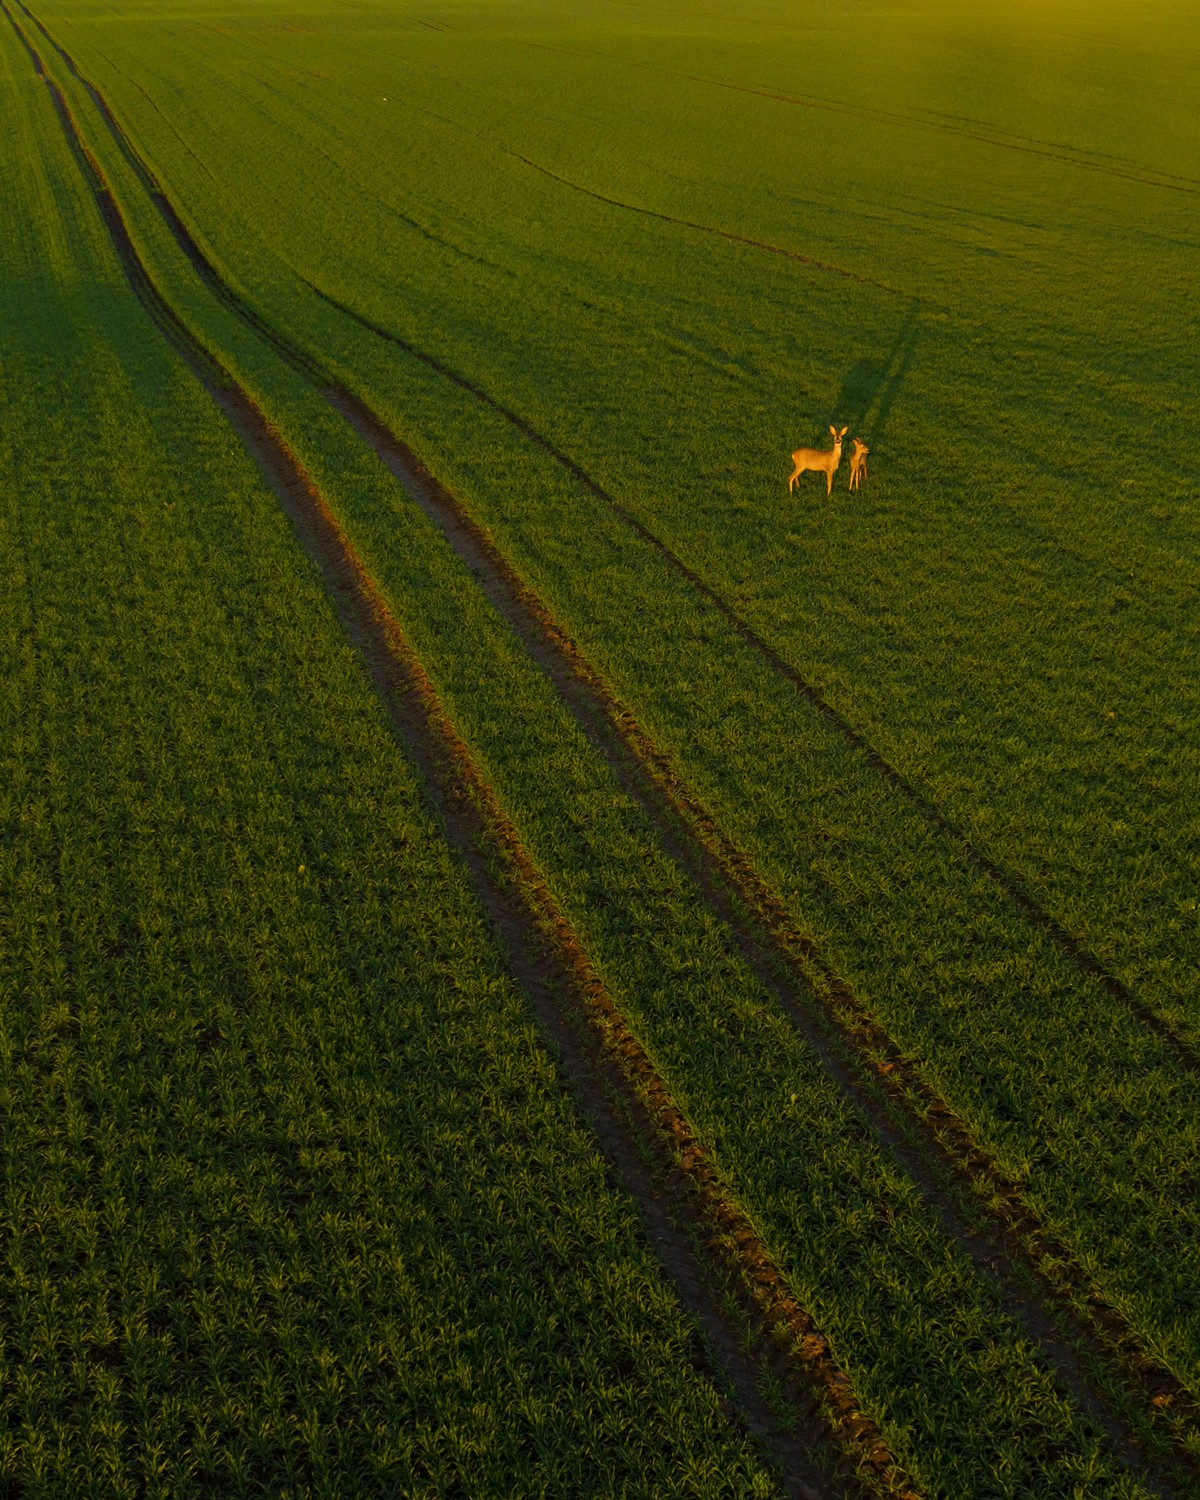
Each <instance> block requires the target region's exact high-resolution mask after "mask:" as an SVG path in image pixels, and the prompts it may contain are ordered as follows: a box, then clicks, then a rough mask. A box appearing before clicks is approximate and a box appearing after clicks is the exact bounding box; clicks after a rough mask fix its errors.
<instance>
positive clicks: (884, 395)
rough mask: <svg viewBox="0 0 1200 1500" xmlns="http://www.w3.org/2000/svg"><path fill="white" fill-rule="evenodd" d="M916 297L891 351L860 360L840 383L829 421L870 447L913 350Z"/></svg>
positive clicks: (885, 422)
mask: <svg viewBox="0 0 1200 1500" xmlns="http://www.w3.org/2000/svg"><path fill="white" fill-rule="evenodd" d="M919 308H920V303H919V302H918V301H917V299H916V298H914V299H913V300H912V302H911V303H910V304H909V306H908V310H907V312H906V313H905V315H904V321H903V322H902V323H901V325H900V328H899V330H898V331H897V333H896V337H895V338H894V339H893V340H892V345H891V348H890V349H888V351H887V353H886V354H884V355H883V356H882V357H880V358H878V359H860V360H859V361H858V362H857V363H856V364H855V365H853V366H852V367H851V369H850V371H849V373H848V374H847V375H846V376H845V378H844V379H843V380H842V389H841V391H840V392H839V394H838V398H837V402H836V403H835V405H834V407H833V410H832V411H831V412H830V413H829V421H830V423H831V424H832V423H833V422H835V421H836V422H843V423H846V424H848V426H849V428H850V431H851V432H853V433H857V434H859V435H860V436H861V437H862V439H863V441H864V442H865V443H867V444H869V445H870V446H872V447H873V446H874V445H875V443H876V441H877V440H878V439H879V438H880V437H882V435H883V430H884V427H885V426H886V425H887V419H888V416H889V414H890V412H891V410H892V405H893V403H894V402H895V400H896V397H897V396H898V395H899V394H900V387H901V386H902V385H903V384H904V377H905V376H906V375H907V374H908V369H909V366H910V365H911V364H912V361H913V355H914V353H915V352H916V347H917V334H918V323H917V313H918V310H919Z"/></svg>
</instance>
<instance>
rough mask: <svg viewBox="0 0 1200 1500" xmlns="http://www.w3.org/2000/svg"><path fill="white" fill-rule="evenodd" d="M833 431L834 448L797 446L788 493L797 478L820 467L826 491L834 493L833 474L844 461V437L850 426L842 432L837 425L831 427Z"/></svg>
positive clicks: (793, 457)
mask: <svg viewBox="0 0 1200 1500" xmlns="http://www.w3.org/2000/svg"><path fill="white" fill-rule="evenodd" d="M829 430H830V432H832V433H833V447H832V448H797V449H796V451H795V453H793V454H792V462H793V463H794V464H795V465H796V467H795V469H793V471H792V477H791V478H790V479H789V480H788V494H789V495H790V494H791V492H792V489H793V488H794V486H795V483H796V481H797V479H799V478H800V476H801V474H804V473H806V472H807V471H808V470H809V469H819V470H821V471H822V472H823V473H824V475H825V493H826V494H827V495H829V494H832V493H833V476H834V475H835V474H836V473H837V466H838V464H840V463H841V461H842V439H843V438H844V437H845V436H846V433H847V432H848V431H849V428H846V427H843V428H842V430H841V432H839V431H838V430H837V428H836V427H830V429H829Z"/></svg>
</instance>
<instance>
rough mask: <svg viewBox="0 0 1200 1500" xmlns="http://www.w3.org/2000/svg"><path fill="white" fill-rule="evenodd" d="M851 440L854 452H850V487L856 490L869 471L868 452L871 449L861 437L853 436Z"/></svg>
mask: <svg viewBox="0 0 1200 1500" xmlns="http://www.w3.org/2000/svg"><path fill="white" fill-rule="evenodd" d="M850 441H851V444H852V445H853V452H852V453H851V454H850V488H851V489H852V490H856V489H857V488H858V487H859V485H860V484H861V483H862V481H863V475H864V474H865V473H866V472H867V454H868V453H870V451H871V450H870V448H868V447H867V445H866V443H864V442H863V440H862V439H861V438H851V439H850Z"/></svg>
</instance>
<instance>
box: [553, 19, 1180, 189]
mask: <svg viewBox="0 0 1200 1500" xmlns="http://www.w3.org/2000/svg"><path fill="white" fill-rule="evenodd" d="M525 45H526V46H527V47H534V48H537V49H538V50H539V51H543V52H561V53H564V54H566V55H569V56H574V57H590V58H594V59H596V60H597V61H600V62H605V63H608V64H609V66H611V67H615V68H642V69H649V70H651V71H653V72H656V73H662V74H665V75H666V76H667V77H669V78H679V79H684V80H686V81H687V82H688V83H699V84H703V85H704V86H705V87H707V88H718V89H728V90H730V91H731V92H732V93H736V94H751V95H754V96H756V97H757V98H760V99H773V100H775V101H777V102H778V103H780V104H790V105H793V106H795V107H796V108H798V109H810V110H816V111H819V112H820V113H822V114H830V115H843V116H845V117H846V118H848V119H852V120H863V121H866V122H867V123H869V124H872V125H887V126H896V125H901V126H907V127H909V128H911V129H914V130H928V131H934V132H937V133H939V134H942V135H953V136H959V137H961V138H962V139H964V140H971V141H978V142H980V143H981V144H983V145H985V146H995V147H997V148H998V149H1000V150H1002V151H1019V152H1022V153H1024V154H1025V155H1029V156H1043V157H1047V158H1049V159H1050V160H1052V161H1056V162H1059V163H1061V164H1062V165H1064V166H1068V167H1077V168H1080V169H1081V170H1083V171H1087V172H1100V173H1103V174H1105V175H1106V176H1111V177H1119V178H1122V179H1124V180H1125V181H1127V182H1137V183H1141V184H1143V185H1145V186H1147V187H1158V188H1167V189H1169V190H1171V191H1173V192H1178V193H1191V194H1200V181H1197V180H1196V178H1194V177H1184V176H1181V175H1180V174H1179V173H1177V172H1164V171H1161V170H1160V169H1158V168H1157V167H1143V166H1139V165H1138V164H1137V163H1136V162H1132V161H1126V160H1123V159H1122V158H1120V157H1113V156H1111V155H1108V154H1107V153H1104V152H1096V151H1088V150H1086V149H1085V148H1084V147H1076V146H1066V145H1062V144H1061V143H1058V142H1054V141H1045V140H1041V139H1039V138H1038V137H1037V136H1030V135H1022V134H1020V133H1019V132H1017V131H1011V130H1004V129H1003V128H1002V127H1001V126H997V125H989V124H988V123H987V122H986V121H981V120H972V119H970V118H969V117H966V116H961V115H948V114H942V113H939V112H938V111H936V110H930V111H927V112H925V113H921V114H904V113H901V112H900V111H898V110H886V109H874V108H871V107H870V106H868V105H862V104H849V103H846V102H845V101H843V100H839V99H823V98H821V97H820V96H818V95H815V94H792V93H784V92H783V91H782V90H778V89H767V88H756V87H754V86H753V85H752V84H746V83H734V82H733V81H732V79H728V78H714V77H709V76H705V75H704V74H701V73H683V72H680V71H679V70H678V69H676V68H669V67H666V66H664V65H663V64H661V63H651V62H631V61H629V60H627V59H624V58H617V57H613V56H611V55H610V54H609V53H606V52H596V51H594V50H591V49H588V48H585V47H568V46H563V45H561V44H557V43H555V44H552V43H548V42H535V41H531V40H527V41H526V43H525Z"/></svg>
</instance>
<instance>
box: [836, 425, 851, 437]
mask: <svg viewBox="0 0 1200 1500" xmlns="http://www.w3.org/2000/svg"><path fill="white" fill-rule="evenodd" d="M849 431H850V429H849V428H848V427H843V428H842V430H841V432H839V433H838V437H845V436H846V434H847V433H848V432H849Z"/></svg>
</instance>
